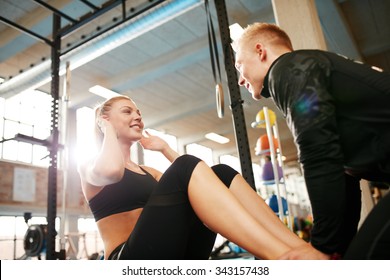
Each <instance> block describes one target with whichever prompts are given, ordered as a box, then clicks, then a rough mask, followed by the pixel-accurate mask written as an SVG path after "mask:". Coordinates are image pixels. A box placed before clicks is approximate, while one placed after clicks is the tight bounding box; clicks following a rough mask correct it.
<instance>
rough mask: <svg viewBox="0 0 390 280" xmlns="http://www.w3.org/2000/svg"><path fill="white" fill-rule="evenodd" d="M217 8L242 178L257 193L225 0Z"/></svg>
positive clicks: (216, 2) (216, 5)
mask: <svg viewBox="0 0 390 280" xmlns="http://www.w3.org/2000/svg"><path fill="white" fill-rule="evenodd" d="M215 8H216V11H217V16H218V23H219V32H220V36H221V43H222V49H223V54H224V58H225V71H226V75H227V81H228V88H229V95H230V104H231V105H230V108H231V110H232V114H233V116H232V117H233V124H234V130H235V136H236V142H237V150H238V155H239V158H240V163H241V171H242V176H243V177H244V178H245V180H246V181H247V182H248V184H249V185H250V186H251V187H252V188H253V189H254V190H255V191H256V186H255V179H254V176H253V169H252V160H251V154H250V150H249V141H248V134H247V131H246V123H245V115H244V109H243V107H242V103H243V101H242V99H241V94H240V88H239V86H238V77H237V72H236V68H235V66H234V56H233V51H232V48H231V39H230V31H229V22H228V18H227V11H226V5H225V0H215Z"/></svg>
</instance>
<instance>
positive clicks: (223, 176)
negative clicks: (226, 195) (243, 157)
mask: <svg viewBox="0 0 390 280" xmlns="http://www.w3.org/2000/svg"><path fill="white" fill-rule="evenodd" d="M211 169H212V170H213V171H214V173H215V175H217V177H218V178H219V179H220V180H221V181H222V182H223V183H224V185H225V186H227V187H228V188H229V187H230V185H231V183H232V181H233V179H234V177H236V175H237V174H238V172H237V171H236V170H235V169H233V168H231V167H230V166H229V165H226V164H217V165H214V166H212V167H211Z"/></svg>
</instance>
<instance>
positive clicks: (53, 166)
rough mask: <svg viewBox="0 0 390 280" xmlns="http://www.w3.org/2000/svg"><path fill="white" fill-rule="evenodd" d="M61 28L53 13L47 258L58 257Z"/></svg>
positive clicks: (56, 16) (58, 18) (57, 18)
mask: <svg viewBox="0 0 390 280" xmlns="http://www.w3.org/2000/svg"><path fill="white" fill-rule="evenodd" d="M60 28H61V18H60V17H59V16H58V15H56V14H53V46H52V49H51V61H52V66H51V67H52V69H51V76H52V80H51V96H52V107H51V145H50V147H49V153H50V166H49V172H48V173H49V175H48V194H47V236H46V259H47V260H54V259H56V258H57V254H56V251H55V239H56V235H57V232H56V229H55V219H56V217H57V152H58V138H59V130H58V113H59V88H60V87H59V69H60V55H59V54H60V48H61V37H60V36H58V34H57V31H58V30H59V29H60Z"/></svg>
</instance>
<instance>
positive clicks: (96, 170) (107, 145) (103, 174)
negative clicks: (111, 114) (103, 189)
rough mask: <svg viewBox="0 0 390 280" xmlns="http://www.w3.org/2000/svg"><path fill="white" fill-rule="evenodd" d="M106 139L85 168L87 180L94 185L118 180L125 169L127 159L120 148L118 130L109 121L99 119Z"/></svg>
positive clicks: (102, 184) (103, 184)
mask: <svg viewBox="0 0 390 280" xmlns="http://www.w3.org/2000/svg"><path fill="white" fill-rule="evenodd" d="M98 125H99V127H100V128H101V130H102V132H103V134H104V139H103V143H102V147H101V149H100V151H99V153H98V154H97V156H96V157H95V158H94V159H93V160H92V161H90V163H89V164H87V165H86V166H85V168H84V172H83V173H84V176H83V177H84V178H85V180H86V181H87V182H88V183H89V184H92V185H94V186H105V185H108V184H112V183H115V182H118V181H119V180H120V179H121V178H122V176H123V174H124V169H125V161H124V158H123V154H122V151H121V149H120V146H119V143H118V139H117V135H116V131H115V129H114V127H113V126H112V125H111V123H110V122H109V121H107V120H106V119H104V118H100V119H99V120H98Z"/></svg>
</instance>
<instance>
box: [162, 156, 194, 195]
mask: <svg viewBox="0 0 390 280" xmlns="http://www.w3.org/2000/svg"><path fill="white" fill-rule="evenodd" d="M199 162H201V160H200V159H199V158H197V157H195V156H192V155H182V156H180V157H178V158H177V159H176V160H175V161H174V162H173V163H172V164H171V166H170V167H169V168H168V169H167V170H166V171H165V172H164V175H163V176H162V178H161V179H160V182H159V184H162V185H166V187H167V188H175V189H177V190H180V191H185V192H187V189H188V184H189V181H190V179H191V176H192V173H193V171H194V169H195V167H196V166H197V164H198V163H199Z"/></svg>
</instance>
